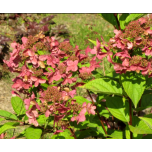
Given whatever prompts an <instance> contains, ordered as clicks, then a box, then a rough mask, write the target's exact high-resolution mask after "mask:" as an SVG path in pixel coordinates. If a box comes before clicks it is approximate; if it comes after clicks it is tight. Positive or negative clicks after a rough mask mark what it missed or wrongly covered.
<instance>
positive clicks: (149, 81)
mask: <svg viewBox="0 0 152 152" xmlns="http://www.w3.org/2000/svg"><path fill="white" fill-rule="evenodd" d="M151 87H152V77H150V78H146V88H147V89H148V88H150V89H151Z"/></svg>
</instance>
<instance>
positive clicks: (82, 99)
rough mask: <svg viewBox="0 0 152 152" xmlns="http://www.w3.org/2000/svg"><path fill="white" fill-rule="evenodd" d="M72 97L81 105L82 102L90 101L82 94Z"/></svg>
mask: <svg viewBox="0 0 152 152" xmlns="http://www.w3.org/2000/svg"><path fill="white" fill-rule="evenodd" d="M73 99H75V100H76V102H77V103H79V104H80V105H82V104H83V103H84V102H86V103H91V101H89V100H87V99H86V98H83V97H82V96H75V97H74V98H73Z"/></svg>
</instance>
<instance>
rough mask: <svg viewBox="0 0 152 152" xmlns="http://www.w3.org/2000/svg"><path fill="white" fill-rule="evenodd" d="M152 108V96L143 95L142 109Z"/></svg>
mask: <svg viewBox="0 0 152 152" xmlns="http://www.w3.org/2000/svg"><path fill="white" fill-rule="evenodd" d="M151 106H152V94H146V95H143V96H142V98H141V107H145V108H148V107H151Z"/></svg>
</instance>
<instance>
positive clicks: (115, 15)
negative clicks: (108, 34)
mask: <svg viewBox="0 0 152 152" xmlns="http://www.w3.org/2000/svg"><path fill="white" fill-rule="evenodd" d="M114 17H115V18H116V21H117V24H118V28H119V30H121V28H120V23H119V21H118V18H117V13H114ZM115 28H116V27H115Z"/></svg>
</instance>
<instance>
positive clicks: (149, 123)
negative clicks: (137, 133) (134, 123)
mask: <svg viewBox="0 0 152 152" xmlns="http://www.w3.org/2000/svg"><path fill="white" fill-rule="evenodd" d="M139 118H140V119H141V120H143V121H144V122H145V123H146V124H147V126H148V127H149V128H150V129H152V119H151V118H146V117H139Z"/></svg>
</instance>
